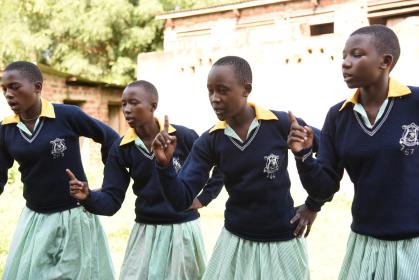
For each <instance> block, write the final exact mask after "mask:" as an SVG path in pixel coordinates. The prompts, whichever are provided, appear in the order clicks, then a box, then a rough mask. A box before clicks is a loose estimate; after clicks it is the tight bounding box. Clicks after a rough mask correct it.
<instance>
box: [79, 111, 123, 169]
mask: <svg viewBox="0 0 419 280" xmlns="http://www.w3.org/2000/svg"><path fill="white" fill-rule="evenodd" d="M74 108H75V112H76V113H75V114H74V117H73V118H72V123H71V124H72V126H73V127H74V129H75V131H76V133H78V134H79V135H80V136H84V137H88V138H91V139H93V140H94V141H95V142H97V143H100V144H102V148H101V153H102V161H103V163H106V159H107V157H108V152H109V149H110V148H111V147H112V144H113V143H114V142H115V141H116V140H117V139H118V138H119V135H118V133H116V132H115V131H114V130H113V129H112V128H110V127H109V126H108V125H106V124H104V123H103V122H101V121H99V120H97V119H95V118H93V117H90V116H89V115H87V114H86V113H84V112H83V111H82V110H81V109H80V108H78V107H77V106H74Z"/></svg>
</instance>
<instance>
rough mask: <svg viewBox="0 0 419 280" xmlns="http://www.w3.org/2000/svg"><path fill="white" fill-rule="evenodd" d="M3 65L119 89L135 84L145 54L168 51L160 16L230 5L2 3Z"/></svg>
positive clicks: (190, 1)
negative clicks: (33, 65)
mask: <svg viewBox="0 0 419 280" xmlns="http://www.w3.org/2000/svg"><path fill="white" fill-rule="evenodd" d="M2 2H3V3H2V9H1V10H0V40H1V42H3V44H0V62H1V63H2V64H3V66H4V65H6V64H7V63H9V62H11V61H14V60H30V61H34V62H41V63H45V64H48V65H51V66H52V67H54V68H56V69H57V70H60V71H64V72H68V73H72V74H75V75H81V76H83V77H86V78H89V79H94V80H101V81H106V82H110V83H116V84H125V83H127V82H129V81H131V80H133V79H134V78H135V68H136V58H137V55H138V54H139V53H140V52H149V51H154V50H158V49H160V48H161V46H162V40H163V22H162V21H156V20H155V16H156V14H158V13H162V12H164V11H169V10H174V9H184V8H196V7H202V6H205V5H209V4H219V3H222V2H226V1H225V0H206V1H198V0H162V1H157V0H131V1H130V0H78V1H74V0H60V1H55V0H2Z"/></svg>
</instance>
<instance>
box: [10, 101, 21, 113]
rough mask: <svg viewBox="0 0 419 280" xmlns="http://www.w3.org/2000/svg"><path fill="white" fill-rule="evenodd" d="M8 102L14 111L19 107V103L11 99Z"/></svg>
mask: <svg viewBox="0 0 419 280" xmlns="http://www.w3.org/2000/svg"><path fill="white" fill-rule="evenodd" d="M7 104H9V106H10V109H12V110H13V111H15V110H17V109H19V103H17V102H13V101H10V102H7Z"/></svg>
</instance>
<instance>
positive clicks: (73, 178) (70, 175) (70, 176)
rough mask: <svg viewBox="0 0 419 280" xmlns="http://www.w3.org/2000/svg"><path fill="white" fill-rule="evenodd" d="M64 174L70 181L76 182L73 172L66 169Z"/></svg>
mask: <svg viewBox="0 0 419 280" xmlns="http://www.w3.org/2000/svg"><path fill="white" fill-rule="evenodd" d="M65 172H66V173H67V176H68V178H70V180H77V178H76V176H75V175H74V174H73V172H71V170H70V169H66V170H65Z"/></svg>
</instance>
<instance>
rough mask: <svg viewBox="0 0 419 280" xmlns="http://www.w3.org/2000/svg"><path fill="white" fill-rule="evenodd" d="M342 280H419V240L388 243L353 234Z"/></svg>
mask: <svg viewBox="0 0 419 280" xmlns="http://www.w3.org/2000/svg"><path fill="white" fill-rule="evenodd" d="M339 279H341V280H370V279H371V280H372V279H379V280H395V279H397V280H417V279H419V237H418V238H412V239H405V240H398V241H387V240H381V239H376V238H373V237H369V236H365V235H361V234H357V233H354V232H351V234H350V235H349V240H348V245H347V250H346V255H345V259H344V261H343V265H342V268H341V271H340V274H339Z"/></svg>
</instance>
